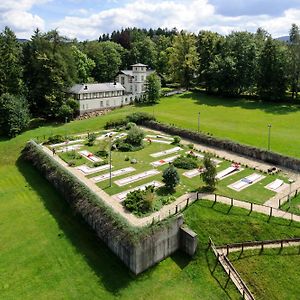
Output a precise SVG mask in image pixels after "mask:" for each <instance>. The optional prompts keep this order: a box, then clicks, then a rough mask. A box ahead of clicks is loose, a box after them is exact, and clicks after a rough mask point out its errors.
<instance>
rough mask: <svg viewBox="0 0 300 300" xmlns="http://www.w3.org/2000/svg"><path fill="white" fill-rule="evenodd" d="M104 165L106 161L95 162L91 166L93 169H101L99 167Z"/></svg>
mask: <svg viewBox="0 0 300 300" xmlns="http://www.w3.org/2000/svg"><path fill="white" fill-rule="evenodd" d="M104 165H107V160H102V161H97V162H94V163H93V166H94V167H95V168H97V167H101V166H104Z"/></svg>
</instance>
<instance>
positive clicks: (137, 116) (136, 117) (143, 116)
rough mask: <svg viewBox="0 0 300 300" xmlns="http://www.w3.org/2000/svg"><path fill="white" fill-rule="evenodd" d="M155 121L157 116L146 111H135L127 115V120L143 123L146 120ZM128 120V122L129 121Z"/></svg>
mask: <svg viewBox="0 0 300 300" xmlns="http://www.w3.org/2000/svg"><path fill="white" fill-rule="evenodd" d="M151 120H152V121H155V117H154V116H152V115H150V114H148V113H145V112H135V113H132V114H130V115H128V116H127V117H126V121H127V122H132V123H136V124H139V125H142V124H143V122H145V121H151ZM127 122H126V123H127Z"/></svg>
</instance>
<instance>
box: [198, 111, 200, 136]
mask: <svg viewBox="0 0 300 300" xmlns="http://www.w3.org/2000/svg"><path fill="white" fill-rule="evenodd" d="M198 133H200V111H199V112H198Z"/></svg>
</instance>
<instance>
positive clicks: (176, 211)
mask: <svg viewBox="0 0 300 300" xmlns="http://www.w3.org/2000/svg"><path fill="white" fill-rule="evenodd" d="M177 213H178V205H176V209H175V214H177Z"/></svg>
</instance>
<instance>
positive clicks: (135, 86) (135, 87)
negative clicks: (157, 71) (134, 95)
mask: <svg viewBox="0 0 300 300" xmlns="http://www.w3.org/2000/svg"><path fill="white" fill-rule="evenodd" d="M134 90H135V91H136V92H137V85H136V84H135V85H134Z"/></svg>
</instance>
